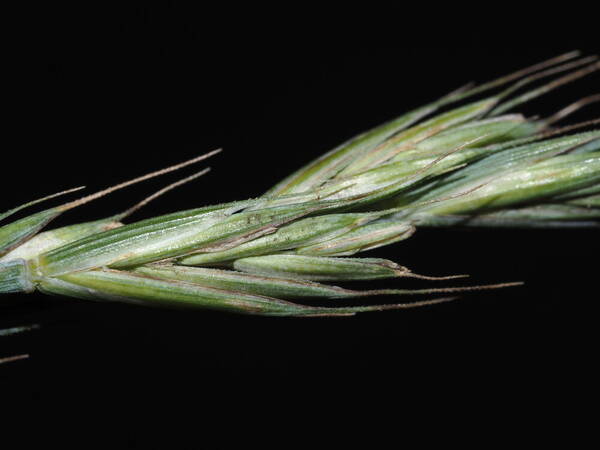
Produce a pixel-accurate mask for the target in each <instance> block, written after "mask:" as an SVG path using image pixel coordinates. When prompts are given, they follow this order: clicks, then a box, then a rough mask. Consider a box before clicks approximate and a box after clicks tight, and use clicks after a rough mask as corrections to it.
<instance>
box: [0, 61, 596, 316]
mask: <svg viewBox="0 0 600 450" xmlns="http://www.w3.org/2000/svg"><path fill="white" fill-rule="evenodd" d="M578 58H579V54H578V53H577V52H572V53H569V54H566V55H562V56H559V57H556V58H553V59H552V60H549V61H545V62H542V63H539V64H536V65H535V66H532V67H529V68H527V69H523V70H521V71H519V72H516V73H514V74H511V75H508V76H505V77H502V78H499V79H497V80H494V81H492V82H489V83H486V84H483V85H481V86H477V87H473V88H468V89H460V90H458V91H455V92H453V93H451V94H449V95H447V96H445V97H443V98H441V99H440V100H437V101H434V102H432V103H430V104H429V105H426V106H423V107H421V108H418V109H416V110H414V111H411V112H408V113H406V114H404V115H402V116H400V117H398V118H396V119H394V120H391V121H390V122H388V123H386V124H383V125H381V126H379V127H377V128H375V129H373V130H370V131H368V132H366V133H364V134H362V135H360V136H357V137H355V138H353V139H351V140H349V141H348V142H345V143H343V144H342V145H340V146H338V147H336V148H335V149H333V150H331V151H330V152H328V153H326V154H325V155H323V156H321V157H319V158H318V159H316V160H315V161H313V162H310V163H309V164H307V165H306V166H304V167H303V168H301V169H300V170H298V171H297V172H295V173H293V174H291V175H289V176H288V177H286V178H284V179H283V180H282V181H281V182H280V183H278V184H277V185H275V186H274V187H273V188H272V189H270V190H269V191H268V192H266V193H265V194H264V195H263V196H261V197H259V198H254V199H248V200H243V201H239V202H232V203H227V204H221V205H213V206H206V207H200V208H197V209H193V210H188V211H180V212H175V213H171V214H167V215H163V216H159V217H154V218H152V219H147V220H142V221H139V222H134V223H130V224H127V225H125V224H123V220H124V219H125V218H126V217H127V216H128V215H130V214H131V213H133V212H134V211H136V210H137V209H139V208H140V207H141V206H143V205H145V204H147V203H148V202H149V201H151V200H153V199H155V198H156V197H157V196H159V195H161V194H163V193H164V192H166V191H168V190H170V189H172V188H174V187H176V186H178V185H180V184H182V183H184V182H188V181H191V180H192V179H195V178H197V177H198V176H200V175H202V174H204V173H206V171H207V169H206V170H204V171H201V172H198V173H196V174H194V175H192V176H191V177H188V178H186V179H183V180H181V181H180V182H177V183H175V184H173V185H170V186H167V187H166V188H164V189H162V190H161V191H159V192H158V193H156V194H154V195H152V196H150V197H148V198H147V199H145V200H143V201H142V202H140V203H139V204H137V205H136V206H134V207H132V208H130V209H129V210H128V211H126V212H124V213H121V214H117V215H115V216H112V217H108V218H106V219H102V220H97V221H93V222H88V223H82V224H75V225H70V226H67V227H62V228H58V229H55V230H51V231H46V232H41V233H40V231H41V230H42V228H43V227H45V226H46V225H47V224H48V223H49V222H50V221H52V220H53V219H54V218H56V217H57V216H58V215H60V214H62V213H63V212H65V211H67V210H69V209H72V208H74V207H77V206H79V205H81V204H84V203H87V202H89V201H92V200H94V199H96V198H99V197H101V196H103V195H106V194H108V193H110V192H113V191H114V190H116V189H121V188H124V187H127V186H129V185H131V184H134V183H137V182H140V181H143V180H145V179H148V178H150V177H153V176H158V175H162V174H163V173H167V172H170V171H173V170H177V169H180V168H182V167H184V166H187V165H189V164H192V163H196V162H199V161H202V160H204V159H206V158H207V157H209V156H212V155H214V154H215V153H216V152H218V151H215V152H211V153H209V154H206V155H202V156H200V157H198V158H194V159H193V160H190V161H186V162H184V163H181V164H177V165H175V166H172V167H169V168H167V169H163V170H160V171H158V172H154V173H152V174H149V175H146V176H143V177H139V178H136V179H134V180H131V181H128V182H125V183H122V184H120V185H118V186H115V187H112V188H108V189H105V190H103V191H100V192H98V193H96V194H92V195H89V196H87V197H84V198H82V199H79V200H75V201H72V202H69V203H66V204H63V205H61V206H58V207H54V208H50V209H46V210H44V211H41V212H38V213H35V214H33V215H30V216H27V217H25V218H22V219H19V220H17V221H14V222H12V223H9V224H6V225H4V226H3V227H0V292H32V291H35V290H38V291H41V292H44V293H48V294H52V295H63V296H69V297H76V298H81V299H89V300H108V301H122V302H129V303H137V304H143V305H150V306H168V307H175V308H189V307H192V308H206V309H214V310H223V311H230V312H237V313H245V314H258V315H270V316H311V317H314V316H327V315H342V316H346V315H353V314H355V313H357V312H365V311H381V310H388V309H403V308H413V307H420V306H425V305H432V304H436V303H440V302H444V301H448V300H451V299H452V298H453V297H442V298H432V299H426V300H421V301H416V302H408V303H393V304H379V305H363V306H335V305H331V303H328V305H327V306H314V305H311V304H305V303H298V302H297V300H302V301H308V302H309V301H310V300H313V299H322V300H326V301H328V302H330V301H336V300H339V299H351V298H363V297H367V296H377V295H392V296H398V295H428V296H436V295H438V294H452V293H456V292H462V291H469V290H477V289H495V288H500V287H509V286H514V285H516V284H519V283H503V284H496V285H488V286H462V287H441V288H428V289H419V290H406V289H370V290H366V291H358V290H354V289H348V288H345V287H339V286H335V285H332V284H329V283H330V282H336V283H338V282H346V281H353V280H380V279H395V278H406V277H412V278H421V279H428V280H449V279H454V278H460V277H462V275H450V276H442V277H433V276H428V275H419V274H414V273H412V272H411V271H410V270H409V269H407V268H406V267H403V266H400V265H398V264H397V263H395V262H393V261H389V260H384V259H379V258H372V257H371V258H359V257H354V256H353V255H356V254H358V253H360V252H363V251H366V250H371V249H375V248H377V247H381V246H384V245H389V244H392V243H396V242H399V241H402V240H404V239H407V238H409V237H410V236H411V235H412V234H413V233H414V232H415V231H416V230H418V228H419V227H423V226H433V227H441V226H455V225H461V226H519V227H562V226H588V227H598V226H599V224H600V200H599V199H600V130H597V129H596V130H594V129H593V126H595V125H597V124H598V123H599V122H598V121H592V122H588V123H585V124H577V125H574V126H569V127H565V128H563V129H560V128H558V129H557V128H552V127H553V126H554V125H555V124H556V123H557V122H558V121H559V120H563V119H564V118H565V117H567V116H568V115H569V114H571V113H573V112H574V111H575V110H577V109H579V108H581V107H584V106H587V105H589V104H590V103H593V102H596V101H599V100H600V95H592V96H588V97H586V98H584V99H582V100H580V101H578V102H576V103H573V104H572V105H569V106H567V107H566V108H563V109H562V110H560V111H558V112H557V113H555V114H553V115H551V116H549V117H548V118H527V117H525V116H523V115H521V114H518V113H516V112H511V111H513V110H514V109H515V107H518V106H519V105H521V104H523V103H525V102H527V101H529V100H531V99H533V98H536V97H538V96H540V95H544V94H546V93H548V92H550V91H552V90H553V89H556V88H558V87H560V86H561V85H563V84H565V83H568V82H571V81H574V80H576V79H578V78H580V77H582V76H585V75H588V74H590V73H592V72H594V71H597V70H599V69H600V63H599V62H598V61H597V58H596V57H595V56H590V57H585V58H579V59H578ZM548 80H549V81H548ZM533 83H542V84H541V85H540V86H538V87H534V88H533V89H531V90H526V91H525V92H522V93H519V92H520V90H521V89H523V88H525V87H526V86H529V85H531V84H533ZM494 91H496V92H494ZM476 96H479V97H481V96H483V98H475V97H476ZM584 127H587V128H591V130H588V131H581V129H582V128H584ZM576 130H578V132H575V133H574V131H576ZM69 192H70V191H68V192H64V193H60V194H57V195H63V194H67V193H69ZM48 199H50V197H46V198H44V199H41V200H39V201H45V200H48ZM39 201H35V202H31V203H29V204H26V205H22V206H20V207H17V208H14V209H12V210H10V211H8V212H6V213H4V214H2V215H0V220H5V219H7V218H8V217H9V216H11V215H12V214H15V213H16V212H17V211H19V210H20V209H23V208H25V207H29V206H32V205H34V204H35V203H38V202H39Z"/></svg>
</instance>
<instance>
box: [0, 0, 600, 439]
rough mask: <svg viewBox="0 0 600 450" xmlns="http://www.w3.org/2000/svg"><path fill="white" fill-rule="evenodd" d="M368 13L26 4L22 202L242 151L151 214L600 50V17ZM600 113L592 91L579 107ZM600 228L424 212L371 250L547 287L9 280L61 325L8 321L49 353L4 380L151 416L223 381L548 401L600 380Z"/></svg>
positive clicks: (585, 88)
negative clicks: (442, 226)
mask: <svg viewBox="0 0 600 450" xmlns="http://www.w3.org/2000/svg"><path fill="white" fill-rule="evenodd" d="M366 9H367V11H366V12H365V14H364V15H363V14H362V12H361V11H358V14H356V16H355V17H352V18H348V17H345V16H344V17H342V16H340V15H338V14H337V13H336V12H334V13H333V14H331V15H329V14H328V15H327V16H325V15H324V14H321V12H318V13H306V12H305V13H303V14H301V13H299V12H298V11H297V10H295V9H294V8H292V7H291V6H290V9H289V11H287V10H286V11H283V10H282V11H274V10H272V9H265V10H264V11H259V10H255V9H250V8H248V10H240V9H239V8H238V7H234V6H233V5H232V6H231V10H230V11H226V12H225V13H224V14H223V13H221V14H219V15H215V14H214V13H213V12H208V11H206V10H204V9H202V8H201V7H199V6H197V7H195V8H191V7H189V6H182V5H181V4H174V3H164V4H160V5H158V6H157V5H152V6H148V5H145V6H133V5H130V4H120V5H119V6H103V7H97V8H96V7H91V6H89V5H88V6H86V7H84V8H82V7H81V6H78V7H75V6H73V5H69V6H66V5H64V6H57V5H52V6H51V7H50V6H46V7H45V8H44V9H37V10H36V11H35V12H31V11H30V12H28V13H26V14H25V15H24V17H25V20H24V23H23V26H21V27H19V31H18V32H17V33H15V35H14V36H13V39H14V43H15V46H14V48H16V49H17V59H16V60H15V62H14V63H10V64H9V65H8V69H7V73H8V75H9V78H10V82H9V83H8V84H5V90H6V91H7V94H8V95H9V96H10V100H9V101H8V103H7V104H6V109H7V112H8V116H9V119H8V122H7V124H8V127H7V133H6V142H7V144H5V146H4V148H5V150H4V154H5V155H9V156H8V158H10V159H9V161H10V162H9V163H8V162H5V163H4V164H5V165H4V167H3V169H4V170H3V185H4V192H5V193H4V195H3V196H2V200H1V203H2V205H1V207H0V209H2V210H5V209H8V208H10V207H12V206H14V205H17V204H19V203H22V202H25V201H27V200H30V199H32V198H36V197H39V196H41V195H44V194H47V193H49V192H54V191H58V190H61V189H67V188H70V187H73V186H78V185H82V184H85V185H87V186H88V187H89V189H90V190H96V189H100V188H102V187H105V186H108V185H111V184H114V183H117V182H119V181H122V180H125V179H128V178H131V177H133V176H137V175H141V174H143V173H146V172H149V171H152V170H155V169H157V168H160V167H162V166H165V165H168V164H172V163H175V162H178V161H181V160H184V159H187V158H190V157H193V156H195V155H197V154H200V153H203V152H206V151H209V150H212V149H214V148H217V147H223V148H224V150H225V151H224V152H223V153H222V154H220V155H219V156H217V157H215V158H213V159H211V160H210V161H208V162H207V163H206V164H207V165H210V166H211V167H212V168H213V171H212V172H211V173H210V174H209V175H207V176H205V177H203V178H201V179H199V180H198V181H196V182H194V183H191V184H189V185H186V186H184V187H181V188H179V189H178V190H177V191H175V192H172V193H169V194H168V195H165V196H164V197H163V198H161V199H160V200H158V201H156V202H154V203H152V204H151V205H150V206H148V207H147V208H146V209H144V210H143V211H140V212H139V213H138V214H137V215H136V216H135V219H142V218H146V217H150V216H153V215H156V214H161V213H166V212H170V211H175V210H178V209H184V208H191V207H196V206H198V205H204V204H211V203H216V202H223V201H230V200H236V199H243V198H247V197H251V196H256V195H259V194H261V193H262V192H264V191H265V190H266V189H268V188H269V187H270V186H271V185H273V184H274V183H276V182H277V181H279V179H281V178H282V177H283V176H285V175H286V174H288V173H290V172H291V171H293V170H295V169H296V168H297V167H299V166H300V165H301V164H303V163H305V162H307V161H309V160H311V159H313V158H314V157H316V156H318V155H319V154H321V153H322V152H324V151H326V150H328V149H329V148H331V147H333V146H335V145H336V144H338V143H339V142H341V141H343V140H345V139H347V138H348V137H350V136H352V135H354V134H356V133H359V132H361V131H363V130H365V129H368V128H370V127H372V126H375V125H377V124H379V123H381V122H383V121H385V120H388V119H390V118H393V117H394V116H396V115H398V114H400V113H402V112H404V111H407V110H409V109H411V108H414V107H416V106H419V105H421V104H424V103H425V102H429V101H431V100H433V99H435V98H437V97H439V96H442V95H444V94H445V93H447V92H449V91H451V90H453V89H455V88H457V87H459V86H461V85H463V84H465V83H466V82H468V81H485V80H489V79H491V78H494V77H497V76H499V75H501V74H504V73H508V72H511V71H513V70H516V69H519V68H521V67H524V66H527V65H530V64H533V63H536V62H538V61H541V60H544V59H546V58H550V57H553V56H555V55H557V54H560V53H562V52H565V51H569V50H572V49H580V50H582V51H583V52H584V53H585V54H593V53H595V52H598V50H599V46H598V42H597V38H596V36H595V35H594V34H593V32H592V31H591V30H590V31H586V30H588V28H587V27H586V26H585V25H584V24H582V23H581V22H577V23H571V22H569V21H568V20H566V19H565V20H566V22H568V24H565V23H562V24H560V25H558V24H557V25H556V26H555V25H554V24H551V23H548V22H546V23H545V24H544V25H542V24H541V23H540V21H539V20H538V21H533V22H530V23H528V24H527V25H526V26H523V27H515V24H514V21H513V20H514V18H513V19H509V20H507V21H499V23H498V24H496V23H494V24H492V23H491V22H490V21H489V20H475V19H474V20H470V19H469V20H466V23H462V22H457V21H455V20H454V19H453V18H454V16H451V15H449V16H448V17H447V18H448V20H447V21H444V17H437V19H438V20H439V21H440V22H441V23H443V26H440V25H438V23H437V21H436V22H434V21H432V18H431V17H427V16H425V17H424V16H423V15H419V14H417V13H415V14H416V15H415V16H411V15H410V14H409V13H408V11H406V10H390V11H376V14H373V17H371V15H370V14H368V12H369V11H368V8H366ZM269 14H275V15H274V16H269ZM480 15H481V17H480V18H481V19H483V18H487V15H486V13H483V12H481V13H480ZM269 17H272V18H269ZM425 19H426V20H425ZM567 26H568V29H567ZM598 79H599V78H598V76H597V75H595V76H591V77H588V78H586V79H584V80H581V81H578V82H577V83H575V84H574V85H572V86H568V87H565V88H562V89H560V90H558V91H556V92H555V93H552V94H551V95H548V96H546V97H545V98H543V99H540V100H536V101H535V102H532V103H531V104H529V105H527V106H525V107H523V108H522V110H523V111H524V112H525V113H527V114H529V115H534V114H539V113H541V114H542V115H544V114H545V115H547V114H550V113H552V112H554V111H556V110H557V109H558V108H560V107H562V106H564V105H566V104H569V103H570V102H572V101H575V100H577V99H578V98H581V97H583V96H585V95H589V94H591V93H595V92H597V87H598ZM597 115H598V107H597V106H595V107H590V108H589V109H587V110H585V111H582V112H580V113H578V114H577V115H575V116H574V117H573V118H572V119H571V122H575V121H577V120H584V119H588V118H591V117H594V116H597ZM3 157H4V156H3ZM188 172H190V171H189V170H188V171H186V172H185V173H186V174H187V173H188ZM179 175H180V174H176V175H169V176H167V177H164V178H161V179H158V180H153V181H150V182H147V183H144V184H142V185H138V186H135V187H132V188H129V189H127V190H126V191H122V192H119V193H117V194H115V195H113V196H111V197H110V198H105V199H102V200H99V201H97V202H94V203H92V204H89V205H86V206H84V207H81V208H80V209H78V210H76V211H72V212H69V213H68V214H65V216H64V217H62V218H60V219H59V220H58V221H57V222H56V225H61V224H68V223H72V222H75V221H82V220H89V219H92V218H100V217H103V216H107V215H109V214H112V213H114V212H115V211H119V210H121V209H124V208H125V207H127V206H129V205H131V204H132V203H133V202H135V201H136V200H138V199H140V198H142V197H143V196H144V195H145V194H147V193H150V192H152V191H153V190H155V189H157V188H159V187H161V186H162V185H164V184H166V183H167V182H170V181H173V180H175V179H176V178H177V176H179ZM596 241H597V231H594V230H577V231H574V230H562V231H540V230H536V231H531V230H528V231H527V230H468V231H467V230H421V231H419V232H418V233H417V234H416V235H415V236H414V237H413V238H411V239H410V240H408V241H405V242H403V243H399V244H396V245H393V246H390V247H389V248H383V249H378V250H376V251H374V252H372V253H371V254H370V255H369V256H378V257H384V258H390V259H393V260H395V261H397V262H399V263H400V264H403V265H406V266H409V267H410V268H411V269H413V270H414V271H416V272H420V273H427V274H439V275H441V274H449V273H469V274H471V276H472V278H471V280H472V281H473V282H477V283H485V282H500V281H512V280H522V281H525V282H526V285H525V286H524V287H521V288H513V289H510V290H502V291H497V292H485V293H481V294H477V295H473V294H471V295H465V296H464V297H463V299H462V300H460V301H457V302H454V303H451V304H445V305H440V306H436V307H429V308H423V309H420V310H411V311H398V312H385V313H372V314H363V315H358V316H356V317H352V318H328V319H285V318H275V319H274V318H260V317H246V316H237V315H226V314H222V313H215V312H206V311H197V312H178V311H168V310H154V309H144V308H141V307H133V306H127V305H117V304H114V305H113V304H100V303H98V304H96V303H86V302H84V301H76V300H69V299H63V298H50V297H45V296H42V295H38V294H32V295H29V296H23V295H21V296H16V295H15V296H5V297H3V298H2V299H1V303H0V325H1V327H9V326H17V325H21V324H32V323H38V324H40V325H41V328H40V329H39V330H37V331H33V332H31V333H28V334H23V335H19V336H13V337H5V338H2V339H1V341H0V356H8V355H11V354H19V353H29V354H30V355H31V357H30V358H29V359H28V360H24V361H19V362H14V363H11V364H6V365H2V366H0V380H1V382H2V384H3V386H5V387H8V388H9V389H8V390H10V391H11V392H12V393H13V394H16V398H17V399H18V401H19V402H21V403H26V404H28V405H32V408H33V409H36V408H38V407H41V406H50V407H51V408H52V407H53V406H54V405H57V404H60V403H62V402H64V401H71V400H76V401H81V403H82V404H83V405H86V406H88V407H89V406H91V407H93V408H95V407H96V406H97V405H104V406H106V405H109V408H108V409H109V410H110V411H112V412H116V411H117V410H123V409H124V410H125V411H134V410H135V411H136V413H133V412H132V415H137V409H138V408H139V407H140V406H141V407H142V409H144V408H145V407H148V408H149V409H150V410H151V409H152V407H153V405H157V404H159V403H160V402H166V403H169V404H170V405H171V406H172V409H175V410H178V409H182V410H183V409H186V408H188V407H190V408H192V409H194V410H198V411H200V410H205V409H206V403H205V402H206V400H207V398H209V397H210V398H217V399H218V403H220V404H221V406H223V405H225V408H231V410H233V411H235V413H234V414H233V415H234V416H236V415H238V414H240V413H239V411H240V410H239V409H238V406H239V405H238V402H239V400H240V398H245V396H246V395H248V394H252V393H256V394H257V395H258V397H259V398H260V399H261V400H262V399H264V398H265V397H266V396H267V394H269V395H270V394H273V393H274V394H275V396H276V397H279V398H280V399H281V400H282V403H283V404H285V405H287V406H292V407H293V405H295V403H294V402H295V401H297V400H295V401H291V400H290V401H289V402H288V401H287V399H289V398H291V397H293V396H294V394H297V393H298V392H299V391H303V392H306V391H308V392H311V393H312V395H314V396H315V398H316V399H318V400H315V401H314V403H312V406H313V413H317V412H319V411H320V412H321V413H322V412H323V409H326V408H327V406H325V405H327V404H328V402H329V401H330V399H331V398H332V395H334V396H335V394H337V395H342V396H344V397H345V398H346V399H347V400H346V401H349V402H350V403H351V402H352V401H353V400H352V399H353V398H355V396H356V395H358V394H359V393H363V394H367V395H372V396H373V397H375V398H376V399H377V401H381V404H387V403H390V405H388V406H392V407H393V408H395V411H396V414H397V413H399V412H400V411H402V412H406V411H407V410H408V411H409V412H411V414H412V415H413V417H415V418H416V419H425V418H426V417H428V418H431V415H430V414H431V413H432V412H433V411H437V412H439V411H440V408H441V407H442V408H443V407H445V408H448V409H447V410H448V411H452V410H453V409H454V406H457V405H459V404H461V403H462V402H463V401H464V400H465V399H466V398H467V397H471V398H473V399H476V400H475V401H476V403H475V405H480V406H481V407H483V405H486V406H487V407H490V406H493V405H497V404H504V405H505V406H506V404H508V405H510V406H511V407H512V408H514V409H513V414H514V413H516V412H519V411H520V412H521V413H522V411H523V408H524V407H525V408H526V405H528V404H529V402H530V401H531V402H532V403H535V404H536V405H537V406H538V407H542V408H544V406H545V405H546V406H548V407H549V408H550V409H551V408H552V405H554V404H555V402H556V401H557V399H559V398H560V399H563V400H565V399H566V400H570V399H571V400H572V399H575V398H578V397H579V396H580V395H584V393H585V392H586V390H585V389H586V388H585V386H587V381H588V380H590V378H591V376H592V375H591V371H592V362H593V355H594V351H593V350H594V347H595V346H594V345H593V338H595V333H593V327H594V320H593V317H590V316H589V315H588V314H587V313H585V312H584V311H585V309H586V307H587V306H588V305H589V304H590V303H593V302H595V301H597V297H598V294H597V283H596V277H595V276H596V274H597V263H596V262H595V261H594V259H593V258H592V255H593V254H594V253H597V250H594V248H593V246H594V243H595V242H596ZM387 285H388V286H420V285H422V283H421V284H420V283H414V282H405V281H402V280H398V281H393V282H390V283H388V284H387ZM517 392H518V393H517ZM409 397H411V398H413V399H415V398H416V399H419V400H412V402H411V401H408V400H407V399H408V398H409ZM309 398H312V397H309ZM391 398H394V399H402V401H400V400H398V401H393V402H392V401H391V400H389V399H391ZM348 399H350V400H348ZM479 402H480V403H479ZM334 403H337V402H334ZM256 404H257V403H252V404H251V405H256ZM246 407H247V408H249V409H252V406H250V407H249V406H248V404H246ZM130 408H131V409H130ZM377 409H379V408H377ZM473 409H475V410H478V409H479V407H478V406H473ZM162 411H163V413H164V410H162ZM276 411H279V409H277V410H276V409H272V410H271V416H272V415H277V412H276ZM364 412H365V411H362V413H364ZM271 416H268V417H269V419H268V420H271ZM265 420H267V419H265ZM129 432H130V436H131V438H130V440H128V441H126V442H125V443H129V444H131V445H132V446H133V445H134V444H135V443H136V442H138V440H139V439H142V440H143V438H142V437H141V436H146V439H148V437H147V436H148V435H147V434H146V433H147V429H145V428H143V427H140V428H135V427H134V428H133V429H131V430H129ZM146 447H148V446H146Z"/></svg>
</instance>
